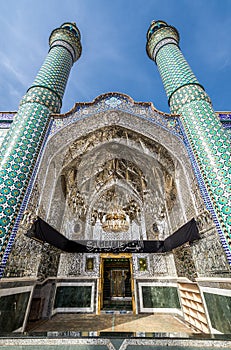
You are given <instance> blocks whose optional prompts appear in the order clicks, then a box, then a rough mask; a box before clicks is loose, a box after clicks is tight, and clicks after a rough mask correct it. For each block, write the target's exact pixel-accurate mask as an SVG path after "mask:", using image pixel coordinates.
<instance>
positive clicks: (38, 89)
mask: <svg viewBox="0 0 231 350" xmlns="http://www.w3.org/2000/svg"><path fill="white" fill-rule="evenodd" d="M76 29H77V28H76ZM77 31H78V30H77ZM68 39H69V44H70V45H71V46H72V48H73V50H74V52H75V59H77V58H78V57H79V56H80V53H81V49H80V47H81V46H80V45H81V44H80V42H79V38H77V37H76V36H75V35H73V34H72V33H71V32H70V33H69V31H68V30H67V29H62V28H60V29H56V30H55V31H53V32H52V34H51V36H50V41H49V42H50V45H51V49H50V52H49V53H48V56H47V58H46V60H45V62H44V64H43V66H42V67H41V69H40V71H39V73H38V75H37V77H36V79H35V81H34V83H33V84H32V87H31V88H30V89H29V90H28V92H27V94H26V95H25V96H24V98H23V99H22V101H21V104H20V107H19V110H18V113H17V115H16V116H15V119H14V121H13V123H12V124H11V128H10V129H9V131H8V133H7V135H6V137H5V138H4V141H3V144H2V147H1V154H0V205H1V206H0V251H1V255H2V254H3V253H4V250H5V249H6V248H7V243H8V241H9V238H10V235H11V232H12V229H13V226H14V223H15V220H16V218H17V215H18V212H19V209H20V206H21V204H22V201H23V198H24V195H25V192H26V189H27V186H28V183H29V180H30V178H31V174H32V172H33V169H34V166H35V162H36V159H37V157H38V154H39V151H40V149H41V145H42V142H43V140H44V136H45V133H46V129H47V126H48V124H49V120H50V116H51V113H52V112H53V113H54V112H59V110H60V107H61V101H62V97H63V93H64V89H65V86H66V83H67V79H68V76H69V73H70V69H71V67H72V64H73V61H74V60H73V56H72V54H73V52H72V53H71V52H70V50H69V49H68V48H67V47H66V46H65V45H66V41H68ZM57 40H59V43H58V45H57V46H56V45H55V44H54V42H55V41H57ZM62 40H65V43H64V46H62ZM75 43H77V44H76V46H74V44H75ZM7 249H10V248H9V247H8V248H7ZM2 263H3V265H4V263H5V261H3V262H2Z"/></svg>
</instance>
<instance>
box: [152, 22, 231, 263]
mask: <svg viewBox="0 0 231 350" xmlns="http://www.w3.org/2000/svg"><path fill="white" fill-rule="evenodd" d="M168 28H169V29H168ZM177 36H178V32H177V31H176V32H175V34H174V33H173V27H168V25H166V27H164V28H160V29H158V30H157V31H156V32H155V33H153V34H152V36H151V37H150V39H149V41H151V42H153V43H152V45H151V44H150V43H148V44H147V50H148V48H149V47H152V51H148V54H149V57H151V58H152V57H153V56H152V54H153V51H154V50H155V47H156V46H157V45H158V44H159V46H158V52H157V53H156V57H155V58H156V63H157V66H158V69H159V71H160V74H161V78H162V80H163V84H164V87H165V90H166V93H167V96H168V98H169V104H170V108H171V112H172V113H178V114H179V115H180V119H181V122H182V125H183V129H184V133H185V135H186V137H187V139H188V142H189V148H188V151H189V152H191V151H192V152H193V156H194V157H193V158H194V159H193V161H194V162H196V164H192V165H193V167H194V169H195V168H197V169H198V170H199V174H198V173H195V175H196V176H197V179H198V183H199V186H200V187H201V188H203V191H202V194H203V195H204V199H205V201H206V200H207V201H208V202H210V203H211V206H210V208H209V209H210V211H211V214H212V215H213V219H214V222H215V224H216V226H217V228H218V232H219V233H220V234H221V235H222V237H221V241H222V243H223V248H224V250H225V251H226V254H227V258H228V260H229V262H230V263H231V255H230V252H231V232H230V231H231V230H230V229H231V159H230V155H231V147H230V136H229V133H228V132H227V129H226V128H225V127H223V125H222V123H221V121H220V119H219V118H218V116H217V115H216V114H215V112H214V110H213V108H212V106H211V102H210V99H209V97H208V95H207V94H206V93H205V92H204V89H203V87H202V86H201V85H200V84H199V82H198V81H197V79H196V77H195V76H194V74H193V73H192V71H191V68H190V67H189V65H188V63H187V62H186V60H185V58H184V56H183V55H182V53H181V51H180V49H179V47H178V46H177V45H176V44H175V43H174V44H173V43H171V42H169V43H165V44H163V46H162V47H161V46H160V41H162V42H163V39H164V38H169V37H171V38H173V39H174V40H176V38H177ZM191 161H192V158H191ZM204 185H205V188H204ZM205 189H206V191H205Z"/></svg>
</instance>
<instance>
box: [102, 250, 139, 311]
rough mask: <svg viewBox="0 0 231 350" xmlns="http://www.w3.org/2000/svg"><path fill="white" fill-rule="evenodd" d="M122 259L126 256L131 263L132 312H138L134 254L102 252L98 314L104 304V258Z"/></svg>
mask: <svg viewBox="0 0 231 350" xmlns="http://www.w3.org/2000/svg"><path fill="white" fill-rule="evenodd" d="M107 258H110V259H113V258H114V259H122V258H126V259H129V263H130V272H131V291H132V312H133V314H135V313H136V303H135V282H134V275H133V264H132V254H131V253H119V254H112V253H101V254H100V274H99V283H98V310H97V314H98V315H99V314H100V311H101V308H102V305H103V283H104V278H103V276H104V262H103V260H104V259H107Z"/></svg>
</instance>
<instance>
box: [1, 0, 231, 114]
mask: <svg viewBox="0 0 231 350" xmlns="http://www.w3.org/2000/svg"><path fill="white" fill-rule="evenodd" d="M153 19H155V20H157V19H162V20H164V21H166V22H167V23H169V24H171V25H173V26H175V27H176V28H177V29H178V31H179V33H180V38H181V40H180V47H181V50H182V51H183V53H184V56H185V57H186V59H187V61H188V62H189V64H190V66H191V67H192V70H193V72H194V73H195V75H196V76H197V78H198V80H199V82H200V83H201V84H202V85H203V86H204V87H205V90H206V91H207V93H208V94H209V96H210V97H211V99H212V102H213V106H214V109H215V110H216V111H230V110H231V98H230V97H231V92H230V91H231V89H230V84H231V39H230V32H231V0H193V1H191V0H114V1H112V0H111V1H110V0H40V1H37V0H36V1H35V0H7V1H4V0H0V23H1V37H0V47H1V50H0V76H1V79H0V110H1V111H15V110H17V108H18V104H19V101H20V99H21V97H22V96H23V95H24V94H25V92H26V90H27V88H28V87H29V86H30V85H31V83H32V82H33V80H34V78H35V76H36V74H37V71H38V70H39V68H40V66H41V64H42V63H43V61H44V58H45V57H46V54H47V51H48V49H49V47H48V38H49V35H50V33H51V31H52V30H53V29H54V28H57V27H59V26H60V25H61V24H62V23H64V22H67V21H72V22H76V23H77V26H78V27H79V29H80V31H81V35H82V46H83V52H82V56H81V58H80V60H79V61H78V62H77V63H75V65H74V67H73V68H72V71H71V75H70V78H69V81H68V85H67V89H66V93H65V96H64V99H63V108H62V112H67V111H68V110H70V109H71V108H72V106H73V105H74V103H75V102H77V101H92V100H93V99H94V98H95V97H97V96H98V95H100V94H102V93H106V92H112V91H118V92H122V93H126V94H128V95H129V96H131V97H132V98H133V99H134V100H135V101H148V102H149V101H151V102H153V104H154V106H155V107H156V108H157V109H159V110H162V111H165V112H169V108H168V104H167V98H166V95H165V92H164V88H163V85H162V82H161V79H160V76H159V73H158V70H157V67H156V65H155V63H154V62H153V61H151V60H150V59H149V58H148V56H147V54H146V32H147V29H148V27H149V25H150V23H151V21H152V20H153Z"/></svg>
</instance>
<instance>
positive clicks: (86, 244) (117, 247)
mask: <svg viewBox="0 0 231 350" xmlns="http://www.w3.org/2000/svg"><path fill="white" fill-rule="evenodd" d="M26 236H27V237H29V238H32V239H35V240H37V241H39V242H40V243H45V242H46V243H49V244H50V245H52V246H54V247H56V248H58V249H60V250H62V251H65V252H69V253H109V252H111V253H122V252H126V253H128V252H130V253H164V252H169V251H171V250H172V249H174V248H177V247H179V246H181V245H183V244H184V243H186V242H189V243H191V242H193V241H195V240H198V239H199V238H200V236H199V231H198V228H197V225H196V221H195V219H194V218H193V219H191V220H190V221H189V222H187V223H186V224H185V225H184V226H182V227H181V228H180V229H178V230H177V231H176V232H174V233H173V234H172V235H171V236H169V237H167V238H166V239H165V240H164V241H142V240H134V241H118V240H117V241H99V240H86V241H73V240H69V239H68V238H66V237H65V236H63V235H62V234H61V233H59V232H58V231H57V230H55V229H54V228H53V227H52V226H50V225H49V224H48V223H46V222H45V221H44V220H42V219H41V218H38V219H37V220H36V221H35V222H34V223H33V225H32V227H31V229H30V230H28V231H27V233H26Z"/></svg>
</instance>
